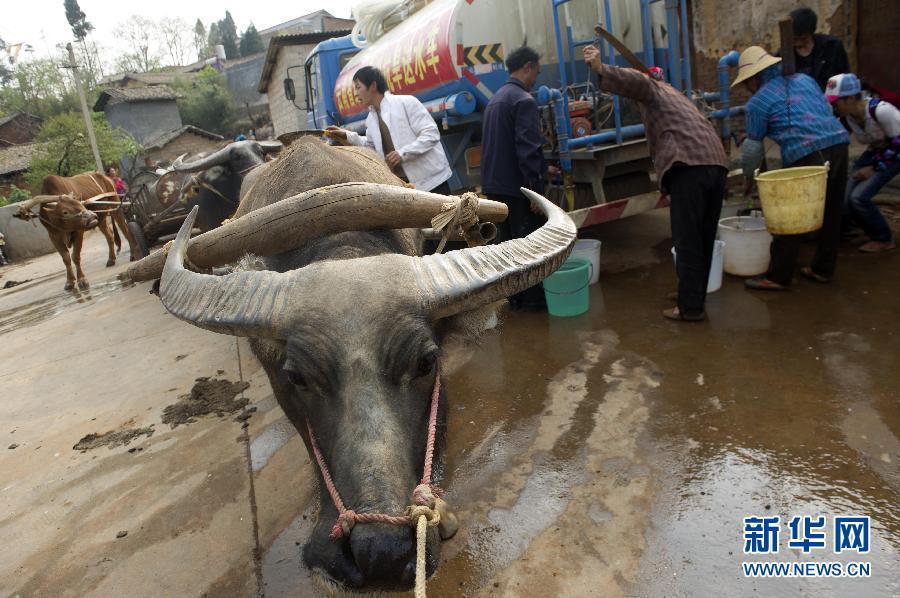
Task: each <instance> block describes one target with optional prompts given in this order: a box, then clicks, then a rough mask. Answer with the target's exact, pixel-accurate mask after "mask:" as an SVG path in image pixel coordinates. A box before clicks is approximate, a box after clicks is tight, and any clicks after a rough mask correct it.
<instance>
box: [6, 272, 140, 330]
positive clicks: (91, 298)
mask: <svg viewBox="0 0 900 598" xmlns="http://www.w3.org/2000/svg"><path fill="white" fill-rule="evenodd" d="M54 282H55V281H54ZM51 284H52V283H51ZM127 286H128V285H123V284H122V283H121V282H120V281H118V280H111V281H108V282H98V283H95V284H94V285H92V286H91V288H90V289H89V290H86V291H81V290H74V291H71V292H69V291H60V292H58V293H54V294H52V295H51V296H49V297H46V298H44V299H39V300H38V301H33V302H31V303H26V304H24V305H17V306H15V307H11V308H7V309H0V334H6V333H7V332H11V331H13V330H18V329H20V328H27V327H29V326H34V325H35V324H40V323H41V322H45V321H47V320H49V319H51V318H54V317H56V316H58V315H60V314H62V313H64V312H66V311H69V310H73V309H80V308H82V307H84V306H86V305H90V304H92V303H99V302H101V301H105V300H106V299H108V298H110V297H112V296H114V295H115V294H116V293H118V292H120V291H121V290H122V289H124V288H127ZM0 298H2V297H0Z"/></svg>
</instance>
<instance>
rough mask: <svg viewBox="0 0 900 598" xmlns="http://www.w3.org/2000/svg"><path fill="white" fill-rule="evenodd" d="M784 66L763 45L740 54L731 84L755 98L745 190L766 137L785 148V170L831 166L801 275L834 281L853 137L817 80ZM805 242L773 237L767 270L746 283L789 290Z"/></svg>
mask: <svg viewBox="0 0 900 598" xmlns="http://www.w3.org/2000/svg"><path fill="white" fill-rule="evenodd" d="M780 62H781V58H777V57H775V56H772V55H771V54H769V53H768V52H766V51H765V50H764V49H762V48H761V47H759V46H750V47H749V48H747V49H745V50H744V51H743V52H741V55H740V58H739V59H738V76H737V78H736V79H735V80H734V83H732V84H731V87H735V86H737V85H743V86H744V88H745V89H746V90H747V91H749V92H750V93H751V94H752V97H751V98H750V100H749V101H748V102H747V106H746V119H747V138H746V139H745V140H744V142H743V143H742V144H741V165H742V167H743V171H744V177H745V180H746V182H747V186H746V187H745V190H746V191H747V192H749V190H750V188H751V186H752V183H753V173H754V171H755V170H756V169H757V168H759V166H760V165H761V164H762V161H763V158H764V157H765V149H764V146H763V139H765V138H766V137H769V138H770V139H772V140H774V141H775V142H776V143H778V145H779V146H780V147H781V163H782V166H783V167H785V168H788V167H793V166H821V165H823V164H825V163H826V162H827V163H828V164H829V166H830V168H829V170H828V182H827V189H826V193H825V218H824V222H823V224H822V228H821V229H820V230H819V235H818V241H817V245H816V253H815V257H813V260H812V263H811V264H810V265H809V266H804V267H803V268H801V269H800V273H801V274H802V275H803V276H805V277H807V278H810V279H812V280H815V281H816V282H822V283H825V282H831V278H832V277H833V276H834V270H835V265H836V263H837V254H838V245H839V243H840V240H841V215H842V213H843V202H844V191H845V189H846V186H847V163H848V157H847V148H848V144H849V143H850V138H849V137H848V135H847V131H845V130H844V127H842V126H841V123H840V122H839V121H838V120H837V119H836V118H834V115H833V114H832V112H831V106H829V105H828V102H827V101H825V98H824V97H823V96H822V91H821V89H820V88H819V85H818V84H817V83H816V81H815V80H814V79H813V78H812V77H810V76H808V75H803V74H796V75H782V73H781V65H780V64H779V63H780ZM801 238H802V235H774V236H773V239H772V244H771V246H770V248H769V254H770V256H771V261H770V263H769V271H768V272H767V273H766V274H763V275H761V276H756V277H754V278H749V279H747V280H745V281H744V284H745V285H746V286H747V287H748V288H751V289H758V290H767V291H785V290H787V289H788V288H789V287H790V285H791V282H792V280H793V277H794V269H795V268H796V266H797V257H798V255H799V253H800V240H801Z"/></svg>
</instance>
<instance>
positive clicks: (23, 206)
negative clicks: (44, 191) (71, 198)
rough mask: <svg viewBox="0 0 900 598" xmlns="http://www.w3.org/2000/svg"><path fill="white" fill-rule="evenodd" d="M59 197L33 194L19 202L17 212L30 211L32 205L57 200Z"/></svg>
mask: <svg viewBox="0 0 900 598" xmlns="http://www.w3.org/2000/svg"><path fill="white" fill-rule="evenodd" d="M59 197H60V196H59V195H35V196H34V197H32V198H31V199H29V200H27V201H23V202H22V203H20V204H19V212H30V211H31V208H33V207H34V206H38V205H43V204H45V203H53V202H55V201H59Z"/></svg>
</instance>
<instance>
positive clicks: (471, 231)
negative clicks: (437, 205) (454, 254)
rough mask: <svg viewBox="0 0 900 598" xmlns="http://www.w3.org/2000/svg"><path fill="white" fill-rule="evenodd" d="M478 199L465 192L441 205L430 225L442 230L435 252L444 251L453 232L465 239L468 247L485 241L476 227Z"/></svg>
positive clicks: (477, 222) (482, 243)
mask: <svg viewBox="0 0 900 598" xmlns="http://www.w3.org/2000/svg"><path fill="white" fill-rule="evenodd" d="M478 200H479V197H478V195H476V194H475V193H472V192H466V193H463V194H462V195H461V196H460V197H459V199H455V198H454V199H453V200H452V201H448V202H445V203H444V204H442V205H441V211H440V213H439V214H438V215H437V216H435V217H434V218H432V219H431V226H432V228H434V230H435V231H437V232H440V231H442V230H443V231H444V233H443V235H441V242H440V243H439V244H438V246H437V249H436V250H435V253H442V252H443V251H444V246H445V245H446V244H447V240H448V239H449V238H450V237H451V235H453V234H454V233H455V232H458V233H459V236H461V237H462V238H464V239H465V240H466V243H467V244H468V246H469V247H474V246H476V245H484V244H485V243H486V240H485V239H484V238H483V236H482V234H481V231H480V229H479V227H478V224H479V221H478Z"/></svg>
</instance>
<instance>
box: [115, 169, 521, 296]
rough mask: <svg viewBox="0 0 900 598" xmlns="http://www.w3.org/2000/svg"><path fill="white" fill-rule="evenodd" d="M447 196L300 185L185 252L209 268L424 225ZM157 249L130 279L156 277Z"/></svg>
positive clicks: (390, 188)
mask: <svg viewBox="0 0 900 598" xmlns="http://www.w3.org/2000/svg"><path fill="white" fill-rule="evenodd" d="M449 199H450V198H448V197H447V196H445V195H438V194H435V193H427V192H425V191H418V190H415V189H407V188H405V187H397V186H394V185H382V184H376V183H343V184H340V185H331V186H328V187H321V188H319V189H313V190H311V191H306V192H305V193H301V194H300V195H295V196H293V197H289V198H287V199H283V200H281V201H279V202H276V203H273V204H271V205H268V206H265V207H263V208H260V209H258V210H254V211H252V212H248V213H247V214H244V215H243V216H241V217H240V218H237V219H235V220H233V221H231V222H229V223H227V224H223V225H222V226H220V227H219V228H216V229H214V230H211V231H209V232H207V233H203V234H202V235H198V236H197V237H195V238H194V239H192V240H191V242H190V247H189V249H188V258H189V259H190V260H191V261H192V262H193V263H194V264H196V265H197V266H200V267H204V268H209V267H213V266H220V265H222V264H228V263H231V262H234V261H236V260H238V259H240V258H241V256H243V255H244V254H245V253H254V254H256V255H261V256H266V255H274V254H277V253H281V252H284V251H289V250H291V249H294V248H297V247H300V246H302V245H304V244H305V243H306V242H307V241H309V240H311V239H317V238H320V237H324V236H326V235H332V234H336V233H341V232H347V231H356V230H375V229H397V228H420V227H422V226H428V225H429V224H430V223H431V219H432V218H433V217H434V216H436V215H438V214H439V213H440V212H441V210H442V209H443V207H444V205H445V204H446V203H447V202H448V200H449ZM506 213H507V209H506V206H505V205H503V204H502V203H499V202H495V201H487V200H484V201H480V202H479V204H478V216H479V218H480V219H481V220H486V221H490V222H501V221H503V220H504V219H505V218H506ZM165 259H166V255H165V250H160V251H156V252H154V253H152V254H151V255H149V256H147V257H145V258H143V259H142V260H140V261H138V262H135V263H134V264H132V265H131V267H130V268H129V269H128V272H127V278H128V279H130V280H131V281H133V282H139V281H142V280H152V279H154V278H158V277H159V274H160V272H162V269H163V263H164V262H165Z"/></svg>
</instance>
